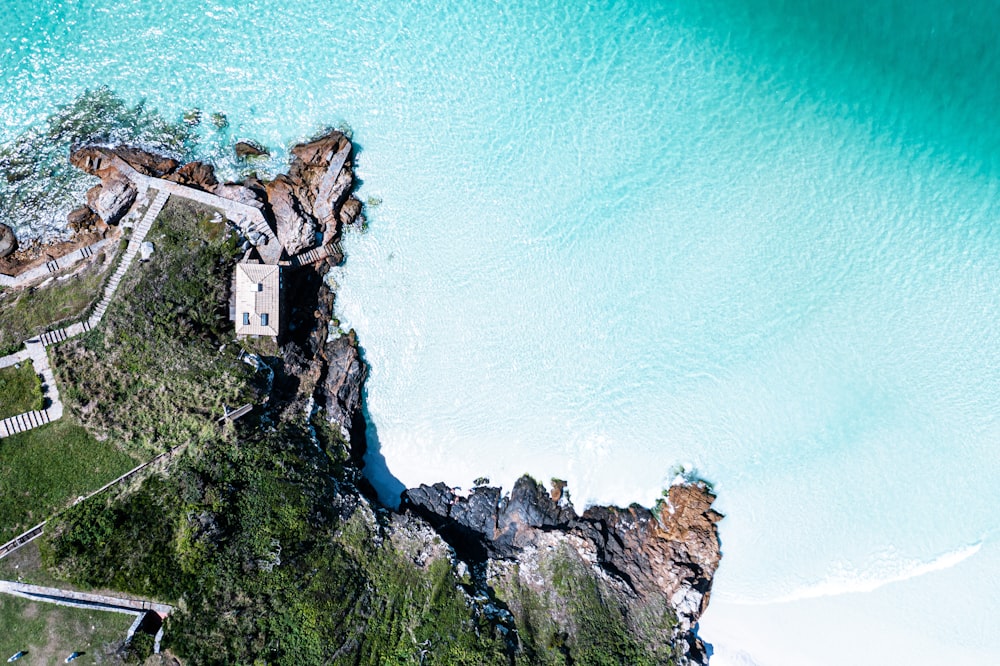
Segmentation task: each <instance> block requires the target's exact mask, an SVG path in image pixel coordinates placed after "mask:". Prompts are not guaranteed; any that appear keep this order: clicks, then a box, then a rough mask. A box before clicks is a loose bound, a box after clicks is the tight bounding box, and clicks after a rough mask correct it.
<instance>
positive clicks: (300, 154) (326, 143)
mask: <svg viewBox="0 0 1000 666" xmlns="http://www.w3.org/2000/svg"><path fill="white" fill-rule="evenodd" d="M350 146H351V142H350V140H349V139H348V138H347V137H346V136H344V133H343V132H340V131H338V130H331V131H330V132H328V133H327V134H324V135H323V136H319V137H317V138H315V139H313V140H311V141H307V142H305V143H299V144H296V145H294V146H292V149H291V153H292V155H293V156H294V157H295V158H296V159H297V160H298V161H300V162H301V163H302V166H305V167H319V168H321V169H326V168H327V167H329V166H330V164H331V162H333V160H334V156H335V155H337V154H338V153H340V152H341V151H343V150H344V149H345V148H346V149H348V153H349V149H350ZM338 171H339V169H338Z"/></svg>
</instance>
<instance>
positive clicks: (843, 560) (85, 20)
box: [0, 0, 1000, 666]
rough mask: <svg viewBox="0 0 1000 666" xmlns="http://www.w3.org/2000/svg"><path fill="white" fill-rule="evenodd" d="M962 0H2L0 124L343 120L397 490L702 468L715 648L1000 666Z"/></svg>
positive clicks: (357, 269) (632, 488)
mask: <svg viewBox="0 0 1000 666" xmlns="http://www.w3.org/2000/svg"><path fill="white" fill-rule="evenodd" d="M952 4H953V3H944V2H936V1H935V2H916V3H914V2H897V1H891V0H879V1H877V2H864V3H863V2H860V1H858V0H849V1H847V2H838V3H833V2H823V3H821V2H791V1H790V0H789V1H788V2H779V1H777V0H710V1H702V2H696V1H694V0H690V1H689V0H680V1H678V2H675V3H666V2H656V3H654V2H645V3H642V2H603V3H591V4H587V5H583V4H581V5H580V6H578V7H574V8H567V7H563V6H561V5H560V4H559V3H543V2H521V1H517V2H506V3H499V2H497V3H473V2H463V3H457V4H452V5H450V6H449V7H447V8H444V7H440V6H438V5H437V4H435V3H430V2H413V3H389V2H375V3H360V2H344V3H327V2H320V1H318V0H311V1H307V2H297V3H289V6H284V7H279V6H275V4H274V3H264V2H253V1H250V2H240V3H235V2H203V1H202V2H188V1H186V0H185V1H175V2H169V3H168V2H139V1H137V0H133V1H131V2H110V1H107V0H104V1H97V2H91V3H81V2H52V1H49V2H45V1H40V2H39V1H36V2H31V3H29V2H23V1H20V0H18V1H16V2H13V3H5V5H4V7H3V8H2V9H0V83H2V85H0V139H9V138H11V137H13V136H14V135H16V134H17V133H18V132H20V131H21V130H23V129H25V128H26V127H29V126H31V125H33V124H37V123H40V122H42V120H43V119H44V117H45V115H46V114H47V113H49V112H51V111H52V110H53V109H54V108H55V105H57V104H60V103H65V102H67V101H70V100H71V99H72V98H73V97H74V96H75V95H76V94H78V93H79V92H80V91H82V90H83V89H84V88H86V87H93V86H97V85H108V86H110V87H111V88H113V89H114V90H116V91H118V92H119V93H121V94H122V95H124V96H126V97H127V98H128V99H129V100H130V101H133V102H136V101H138V100H139V99H143V98H144V99H146V100H147V101H148V103H149V104H150V105H151V106H155V107H157V108H159V109H161V110H162V111H163V112H164V113H165V114H166V115H168V116H169V117H171V118H177V117H179V116H180V114H181V113H182V112H183V111H184V110H186V109H189V108H191V107H194V106H198V107H200V108H202V109H203V110H204V111H206V113H208V112H211V111H222V112H225V113H226V114H227V115H228V117H229V120H230V123H231V126H230V128H229V129H228V130H227V132H228V134H227V135H225V136H221V137H219V136H214V135H213V136H207V139H206V146H207V147H206V149H205V152H206V153H207V156H208V157H213V156H215V155H216V154H217V148H215V147H213V146H217V145H224V144H225V142H226V140H228V139H235V138H242V137H250V138H254V139H257V140H260V141H262V142H263V143H265V144H266V145H268V146H270V147H272V148H275V149H277V154H276V157H275V159H274V160H273V161H272V162H271V163H270V165H268V167H269V168H276V167H278V166H279V165H280V164H281V160H282V159H283V158H284V153H283V151H282V150H281V149H282V148H283V147H286V146H287V145H289V144H290V143H292V142H294V141H296V140H298V139H301V138H303V137H305V136H308V135H310V134H312V133H313V132H314V131H315V130H317V129H318V128H320V127H323V126H327V125H336V124H338V123H340V122H342V121H346V122H348V123H350V125H351V126H352V127H353V129H354V132H355V139H356V141H357V142H358V143H359V145H360V146H361V151H360V154H359V158H358V173H359V175H360V177H361V178H362V180H363V185H362V187H361V190H360V192H361V196H362V198H367V197H369V196H371V197H379V198H381V199H382V203H381V205H379V206H378V207H374V208H371V209H370V211H369V217H370V229H369V231H368V232H367V233H366V234H363V235H356V236H354V237H352V238H350V239H349V240H348V242H347V243H346V246H347V250H348V253H349V256H348V261H347V263H346V264H345V266H344V267H343V268H342V269H340V270H338V271H337V272H336V273H335V275H334V276H333V278H334V279H335V280H336V282H337V283H338V284H339V285H340V288H341V291H340V296H339V300H338V310H339V313H340V317H341V319H342V320H343V321H344V323H345V325H349V326H353V327H354V328H356V329H357V331H358V333H359V336H360V339H361V341H362V344H363V346H364V348H365V354H366V358H367V360H368V361H369V363H370V364H371V366H372V373H371V377H370V380H369V383H368V396H367V399H368V410H369V417H370V421H371V427H370V432H371V435H372V440H371V446H372V449H373V454H372V456H371V457H372V464H371V467H372V469H373V470H374V472H373V473H374V475H375V481H376V482H377V485H379V487H380V489H381V490H383V492H385V493H387V494H392V493H394V492H396V491H397V490H398V489H399V488H400V487H401V486H400V484H404V485H408V486H409V485H414V484H417V483H421V482H432V481H437V480H445V481H448V482H450V483H452V484H455V485H465V486H467V485H469V484H471V482H472V480H473V479H475V478H477V477H480V476H487V477H490V478H491V479H492V480H493V481H494V482H499V483H503V484H504V485H506V486H508V487H509V486H510V484H511V483H512V482H513V480H514V479H515V478H516V477H517V476H518V475H520V474H521V473H524V472H529V473H531V474H533V475H535V476H536V477H538V478H540V479H544V480H547V479H549V478H551V477H553V476H556V477H561V478H566V479H568V480H569V482H570V490H571V492H572V493H573V496H574V498H575V500H576V502H577V503H578V504H579V505H583V504H586V503H588V502H617V503H627V502H631V501H639V502H643V503H650V502H652V501H653V500H654V499H655V498H656V497H657V496H658V495H659V493H660V491H661V490H662V488H663V487H664V486H665V485H666V484H669V483H670V482H671V481H672V479H673V478H674V476H675V474H676V471H677V468H678V466H680V465H683V466H685V467H686V468H689V469H690V468H693V469H695V470H696V471H697V472H698V473H700V474H701V475H703V476H704V477H706V478H708V479H710V480H711V481H712V482H714V484H715V487H716V489H717V491H718V493H719V501H718V506H719V508H720V510H722V511H723V512H724V513H726V514H727V518H726V519H725V521H724V522H723V523H722V539H723V548H724V554H725V556H724V560H723V565H722V568H721V569H720V570H719V573H718V577H717V580H716V584H715V589H714V592H713V599H712V604H711V607H710V609H709V612H708V613H707V614H706V616H705V617H704V618H703V622H702V627H701V634H702V636H703V637H704V638H705V639H706V640H707V641H709V642H712V643H713V644H714V646H715V656H714V657H713V662H712V663H713V664H722V665H725V664H749V663H757V664H760V665H762V666H771V665H774V666H785V665H795V666H799V665H809V664H817V665H826V664H844V663H850V664H897V663H899V664H902V663H906V664H939V663H951V662H955V663H964V664H991V663H997V662H998V661H1000V632H997V631H996V630H995V628H994V626H993V622H992V621H991V618H995V617H997V616H998V615H1000V601H998V599H1000V581H998V572H1000V549H998V547H997V541H996V538H995V534H994V532H995V528H996V526H997V519H996V518H995V515H996V514H995V510H994V504H995V501H994V495H995V492H994V489H995V488H996V487H998V483H1000V461H998V456H997V448H996V447H997V443H998V442H1000V422H998V415H1000V408H998V402H997V396H998V395H1000V344H998V342H1000V339H998V338H1000V335H998V333H997V325H996V324H997V320H998V302H1000V298H998V297H1000V277H998V276H1000V273H998V269H1000V252H998V250H1000V238H998V232H997V228H996V224H997V218H998V214H1000V208H998V206H1000V202H998V200H997V192H998V174H1000V160H998V157H1000V152H998V151H1000V125H998V124H997V123H996V118H995V110H996V109H997V108H1000V88H998V87H997V86H995V85H993V82H995V81H997V80H1000V44H998V43H997V42H996V39H995V35H996V34H1000V31H998V27H1000V26H998V25H997V23H998V22H1000V11H998V9H1000V6H998V3H996V2H976V3H963V4H962V5H961V6H960V7H955V6H952ZM204 131H205V132H206V133H207V134H211V130H208V129H205V130H204ZM390 475H391V477H390Z"/></svg>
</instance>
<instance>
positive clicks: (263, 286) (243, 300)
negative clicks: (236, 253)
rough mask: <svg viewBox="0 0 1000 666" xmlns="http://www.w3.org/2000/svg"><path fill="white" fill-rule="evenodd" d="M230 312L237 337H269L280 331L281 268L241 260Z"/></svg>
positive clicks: (237, 266) (237, 270) (237, 269)
mask: <svg viewBox="0 0 1000 666" xmlns="http://www.w3.org/2000/svg"><path fill="white" fill-rule="evenodd" d="M234 283H235V284H234V285H233V292H234V295H235V299H234V300H235V307H234V308H233V309H232V311H231V312H232V314H233V319H234V320H235V323H236V336H237V337H239V338H242V337H246V336H248V335H255V336H256V335H268V336H271V337H277V336H278V334H279V333H280V332H281V326H282V323H283V322H282V316H281V315H282V312H281V289H282V286H283V285H282V283H281V267H280V266H277V265H275V264H262V263H260V262H257V261H253V260H246V259H245V260H244V261H241V262H240V263H238V264H236V275H235V279H234Z"/></svg>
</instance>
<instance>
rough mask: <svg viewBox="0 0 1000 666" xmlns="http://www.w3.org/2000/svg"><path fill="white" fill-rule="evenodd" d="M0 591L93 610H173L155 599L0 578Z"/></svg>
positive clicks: (163, 612)
mask: <svg viewBox="0 0 1000 666" xmlns="http://www.w3.org/2000/svg"><path fill="white" fill-rule="evenodd" d="M0 592H3V593H5V594H13V595H15V596H18V597H23V598H25V599H32V600H34V601H45V602H49V603H55V604H59V605H61V606H76V607H82V608H92V609H95V610H107V611H115V612H119V613H135V612H141V613H145V612H147V611H153V612H154V613H157V614H159V616H160V617H166V616H168V615H170V614H171V613H172V612H173V611H174V607H173V606H168V605H167V604H159V603H156V602H155V601H147V600H145V599H127V598H124V597H112V596H108V595H106V594H90V593H88V592H74V591H72V590H61V589H58V588H55V587H41V586H38V585H28V584H26V583H17V582H14V581H10V580H0Z"/></svg>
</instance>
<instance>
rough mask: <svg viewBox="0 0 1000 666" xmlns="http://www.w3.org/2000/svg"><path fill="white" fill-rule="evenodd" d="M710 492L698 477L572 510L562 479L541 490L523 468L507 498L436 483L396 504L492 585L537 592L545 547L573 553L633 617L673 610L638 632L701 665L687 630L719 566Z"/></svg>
mask: <svg viewBox="0 0 1000 666" xmlns="http://www.w3.org/2000/svg"><path fill="white" fill-rule="evenodd" d="M714 499H715V496H714V495H713V494H712V493H711V492H710V491H709V490H708V489H707V487H706V486H705V485H704V484H700V483H696V484H691V485H678V486H673V487H671V488H670V490H669V493H668V497H667V498H666V501H664V502H662V503H661V504H660V505H659V506H658V507H657V508H656V509H655V510H649V509H646V508H643V507H640V506H638V505H633V506H630V507H628V508H626V509H621V508H618V507H592V508H590V509H587V510H586V511H584V513H583V515H577V513H576V511H575V510H574V508H573V506H572V505H571V504H570V502H569V500H568V497H567V496H566V494H565V492H563V489H562V487H560V488H559V491H558V492H553V493H549V492H547V491H546V490H545V488H544V487H543V486H542V485H541V484H539V483H538V482H536V481H534V480H533V479H531V478H530V477H527V476H525V477H522V478H521V479H519V480H518V481H517V483H516V484H515V485H514V488H513V490H512V491H511V493H510V495H509V496H503V495H501V493H500V489H499V488H492V487H479V488H475V489H473V490H472V491H471V492H470V493H469V494H468V495H467V496H464V497H463V496H460V495H457V494H456V493H455V492H453V491H452V489H450V488H449V487H448V486H446V485H444V484H442V483H438V484H434V485H433V486H427V485H422V486H420V487H418V488H412V489H409V490H407V491H405V492H404V493H403V504H402V508H403V509H404V510H406V511H410V512H413V513H414V514H415V515H416V516H418V517H420V518H422V519H424V520H426V521H428V522H429V523H430V524H431V525H432V526H434V528H435V529H436V530H437V531H438V533H439V534H441V536H442V537H443V538H444V539H445V540H446V541H448V543H449V544H451V545H452V546H453V547H454V548H455V551H456V553H457V555H458V557H459V558H462V559H463V560H468V561H470V562H473V563H475V562H478V563H483V562H485V563H486V564H487V566H488V567H489V568H490V570H491V571H493V573H492V574H491V580H492V579H493V578H494V577H495V579H496V580H495V582H496V583H497V584H499V583H500V581H503V580H507V581H508V582H509V581H510V580H517V581H518V582H517V583H516V586H518V587H520V588H524V589H527V588H531V587H535V588H536V589H535V592H536V593H537V594H539V595H540V598H541V597H544V595H546V594H547V593H548V592H547V590H546V586H547V585H548V584H549V583H548V582H547V577H546V575H543V574H540V573H539V572H540V571H543V570H545V569H546V567H551V558H552V555H551V554H552V553H555V552H560V551H564V552H565V553H570V554H572V555H571V557H572V559H573V560H574V561H576V562H577V563H578V566H580V567H581V568H582V569H583V570H586V569H588V568H589V569H592V570H594V571H595V572H596V573H597V575H598V577H599V578H600V579H601V580H603V581H604V582H603V583H602V585H604V586H605V588H606V590H609V592H608V593H610V594H614V595H615V596H616V598H617V599H618V602H619V603H620V604H621V605H622V607H623V608H629V609H631V610H630V611H629V612H630V613H632V614H633V615H634V616H636V617H638V616H639V615H641V614H642V613H644V612H646V610H644V609H649V608H659V607H663V608H668V609H669V611H670V612H671V613H672V614H673V615H674V616H675V617H676V625H674V626H672V627H671V628H670V629H669V630H667V629H664V630H663V631H661V632H660V633H659V634H658V635H657V634H656V632H653V633H651V634H650V635H646V636H643V639H644V640H646V641H648V642H658V643H660V644H662V645H664V646H670V645H681V646H685V647H684V650H685V654H684V659H686V660H687V663H703V662H702V660H703V659H704V649H703V645H702V644H701V642H700V640H698V638H697V636H696V635H694V633H693V631H692V629H693V627H694V625H695V623H696V622H697V621H698V618H699V617H700V616H701V614H702V612H704V610H705V608H706V606H707V604H708V598H709V594H710V590H711V586H712V577H713V576H714V574H715V570H716V568H717V567H718V565H719V559H720V551H719V539H718V532H717V529H716V523H717V522H718V521H719V520H720V519H721V518H722V516H721V515H720V514H719V513H717V512H716V511H714V510H713V509H712V508H711V507H712V502H713V501H714ZM503 562H510V563H515V564H516V566H513V567H511V566H507V565H504V564H503ZM642 624H643V623H642V621H640V620H638V619H637V620H636V626H637V627H639V626H642Z"/></svg>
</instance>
